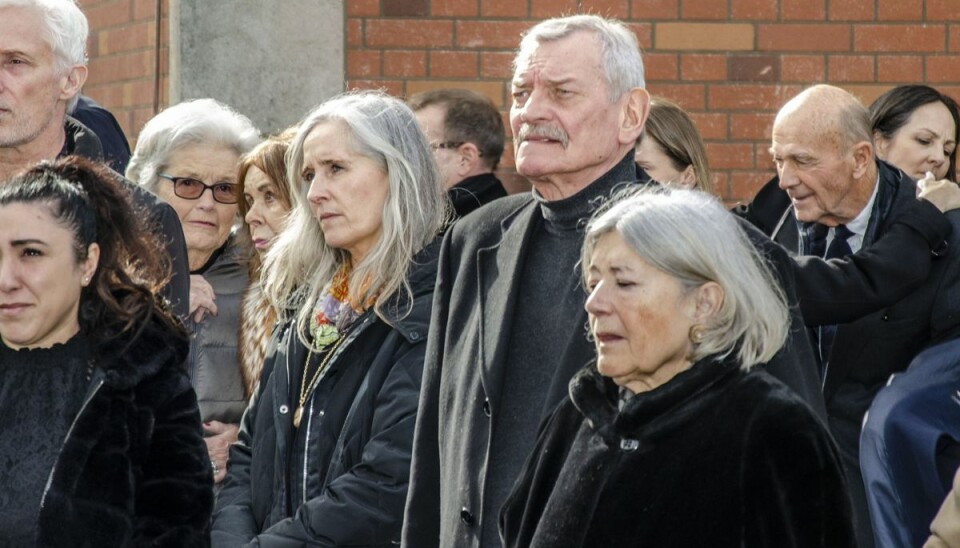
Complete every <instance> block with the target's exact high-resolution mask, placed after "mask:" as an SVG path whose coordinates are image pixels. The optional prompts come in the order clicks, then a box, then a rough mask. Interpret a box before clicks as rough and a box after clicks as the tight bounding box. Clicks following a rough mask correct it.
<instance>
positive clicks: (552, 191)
mask: <svg viewBox="0 0 960 548" xmlns="http://www.w3.org/2000/svg"><path fill="white" fill-rule="evenodd" d="M632 150H633V149H632V148H624V149H622V150H618V151H617V152H616V153H615V154H611V155H610V157H609V158H607V159H606V161H604V162H602V163H600V164H596V165H593V166H590V167H588V168H585V169H583V170H580V171H577V172H575V173H573V172H572V173H557V174H553V175H545V176H543V177H538V178H532V177H531V178H529V179H530V184H532V185H533V188H535V189H536V191H537V193H539V194H540V196H541V197H543V199H544V200H546V201H548V202H554V201H557V200H563V199H565V198H569V197H570V196H573V195H574V194H577V193H578V192H580V191H581V190H583V189H585V188H587V187H588V186H590V184H591V183H593V182H594V181H596V180H597V179H599V178H600V177H602V176H604V175H605V174H606V173H608V172H609V171H610V170H611V169H613V168H614V167H616V165H617V164H619V163H620V162H621V161H622V160H623V158H624V156H625V155H626V154H627V152H630V151H632ZM521 175H522V174H521ZM633 178H636V177H633Z"/></svg>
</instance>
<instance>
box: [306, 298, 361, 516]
mask: <svg viewBox="0 0 960 548" xmlns="http://www.w3.org/2000/svg"><path fill="white" fill-rule="evenodd" d="M368 314H369V311H368ZM372 317H375V316H373V315H368V316H367V317H366V318H364V319H363V321H362V322H361V323H360V325H358V326H357V329H354V330H352V331H351V333H350V334H349V335H348V336H347V340H345V341H343V344H342V345H340V347H339V348H337V349H336V353H335V354H334V355H333V356H331V358H330V364H329V366H328V367H327V370H328V371H329V369H330V367H333V364H334V363H336V361H337V359H338V358H339V357H340V355H341V354H343V352H344V349H345V348H347V347H349V346H350V343H352V342H353V341H354V340H356V338H357V337H359V336H360V334H361V333H363V332H364V331H366V329H367V326H368V325H370V324H371V323H372V320H371V319H370V318H372ZM288 356H289V354H288ZM288 375H289V374H288ZM324 377H326V374H325V373H324V374H321V375H320V376H319V377H318V378H317V381H316V382H315V383H313V384H312V385H311V386H310V408H309V410H308V411H307V437H306V439H305V440H304V442H303V477H302V478H301V485H302V488H301V489H302V491H303V495H302V497H301V499H300V500H301V501H302V502H301V504H303V503H306V502H307V462H309V461H310V425H311V424H312V423H313V403H314V393H313V391H314V390H315V389H316V387H317V386H318V385H319V384H320V381H322V380H323V378H324Z"/></svg>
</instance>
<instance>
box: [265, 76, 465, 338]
mask: <svg viewBox="0 0 960 548" xmlns="http://www.w3.org/2000/svg"><path fill="white" fill-rule="evenodd" d="M331 122H333V123H338V124H341V125H342V127H343V132H342V134H341V135H340V136H339V137H338V138H340V139H343V140H344V141H345V142H347V143H349V145H350V146H351V147H352V148H353V150H354V151H355V152H357V153H358V154H360V155H362V156H365V157H367V158H369V159H371V160H373V161H374V162H376V163H377V164H378V165H379V166H380V168H381V169H382V170H383V172H384V173H385V174H386V177H387V185H388V189H387V198H386V202H385V203H384V205H383V211H382V215H381V222H382V226H381V235H380V239H379V240H378V241H377V242H376V243H375V244H374V246H373V247H372V248H371V249H370V251H369V252H368V253H367V254H366V256H365V257H364V258H363V260H362V261H360V262H359V263H354V264H353V265H352V267H353V270H352V272H351V275H350V287H351V288H356V293H354V290H353V289H351V294H350V297H351V299H354V300H355V301H356V302H361V303H363V302H369V300H371V299H375V302H374V307H375V310H376V311H377V313H379V314H381V316H382V315H383V313H384V307H385V306H386V305H387V304H388V301H389V299H390V298H391V297H393V296H395V294H396V293H398V292H400V291H403V292H406V293H407V295H409V294H410V288H409V284H408V283H407V278H406V275H407V270H408V268H409V267H410V265H411V262H412V261H413V258H414V255H416V254H417V252H419V251H420V250H421V249H423V248H424V247H426V246H427V244H429V243H430V242H431V241H433V239H434V238H435V237H436V236H437V234H438V233H439V232H440V229H441V227H442V226H443V224H444V223H445V222H446V220H447V218H448V216H449V203H448V200H447V198H446V195H445V194H444V192H443V189H442V187H441V177H440V172H439V170H438V168H437V166H436V162H435V161H434V157H433V152H432V151H431V150H430V145H429V143H428V142H427V139H426V137H425V136H424V135H423V132H422V131H420V127H419V125H417V120H416V118H415V117H414V114H413V111H412V110H410V107H408V106H407V105H406V104H405V103H404V102H403V101H401V100H399V99H397V98H395V97H391V96H389V95H386V94H385V93H383V92H378V91H362V92H349V93H344V94H341V95H339V96H337V97H334V98H332V99H330V100H328V101H326V102H324V103H323V104H321V105H320V106H318V107H316V108H315V109H313V110H312V111H311V112H310V113H309V114H307V116H306V118H304V120H303V121H302V122H300V124H299V126H298V130H297V136H296V137H294V139H293V142H291V143H290V148H289V149H288V150H287V174H288V177H287V178H288V180H289V182H290V194H291V198H292V199H293V207H292V210H291V213H290V218H289V220H288V222H287V229H286V230H284V231H283V232H282V233H281V234H280V236H279V238H278V240H277V243H276V244H275V245H274V246H273V247H272V248H271V249H270V251H269V252H268V253H267V257H266V260H265V264H264V271H265V272H266V277H265V281H264V291H265V293H266V294H267V295H268V296H269V298H270V299H271V300H272V301H273V302H274V303H276V304H278V305H279V309H280V310H283V311H287V310H291V309H293V308H298V309H299V311H298V313H297V326H298V332H299V335H300V336H301V338H304V339H305V336H306V330H307V326H309V320H310V316H311V315H312V313H313V307H314V305H315V303H316V301H317V298H318V297H319V295H320V291H321V290H322V289H323V287H324V285H326V283H327V282H329V281H330V280H331V279H332V278H333V275H334V272H336V270H337V269H338V268H339V267H340V265H342V264H343V263H344V262H345V261H347V260H348V259H349V256H348V255H347V253H346V252H345V251H343V250H341V249H335V248H333V247H330V246H329V245H328V244H327V243H326V240H325V239H324V236H323V231H322V230H321V228H320V223H319V221H318V220H317V219H316V217H314V214H313V208H311V207H310V204H309V202H308V200H307V192H308V191H309V189H310V183H308V182H307V181H305V180H304V176H303V169H304V158H303V155H304V141H306V139H307V137H308V136H309V135H310V133H312V132H313V130H314V129H316V127H317V126H319V125H321V124H325V123H331ZM377 213H378V214H379V213H381V212H377ZM407 302H410V301H409V299H408V300H407ZM397 312H399V313H401V314H402V313H403V312H404V311H397ZM391 315H393V314H391Z"/></svg>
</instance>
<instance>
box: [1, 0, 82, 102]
mask: <svg viewBox="0 0 960 548" xmlns="http://www.w3.org/2000/svg"><path fill="white" fill-rule="evenodd" d="M0 8H32V9H35V10H37V11H39V12H40V16H41V19H42V20H43V22H44V28H42V29H37V30H38V31H39V32H41V33H42V34H43V35H44V38H45V39H46V41H47V43H49V44H50V47H51V49H53V57H54V59H55V60H56V64H57V65H56V66H57V71H58V72H59V73H60V74H66V73H67V72H68V71H69V70H70V69H71V68H73V67H75V66H77V65H82V66H86V64H87V36H88V35H89V34H90V26H89V24H88V23H87V17H86V16H85V15H84V14H83V12H82V11H80V8H79V7H78V6H77V4H76V2H75V1H74V0H0ZM79 100H80V93H77V94H76V95H74V96H73V97H72V98H70V101H68V103H67V112H70V111H72V110H73V108H74V106H75V105H76V104H77V101H79Z"/></svg>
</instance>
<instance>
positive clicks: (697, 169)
mask: <svg viewBox="0 0 960 548" xmlns="http://www.w3.org/2000/svg"><path fill="white" fill-rule="evenodd" d="M648 136H649V137H650V138H652V139H653V140H654V141H656V142H657V144H659V145H660V147H661V148H662V149H663V151H664V152H665V153H666V154H667V156H668V157H669V158H670V161H671V162H672V163H673V168H674V169H676V170H677V171H683V170H685V169H687V166H693V171H694V174H695V175H696V178H697V186H696V188H697V189H699V190H702V191H704V192H712V191H713V183H711V181H710V167H709V165H708V164H707V151H706V148H705V147H704V145H703V138H701V137H700V132H698V131H697V126H696V125H694V123H693V120H692V119H691V118H690V115H689V114H687V113H686V112H685V111H684V110H683V109H682V108H680V105H677V104H676V103H674V102H672V101H669V100H667V99H664V98H662V97H653V98H651V99H650V115H649V116H648V118H647V123H646V125H644V127H643V133H642V134H641V135H640V138H639V139H637V144H639V143H640V142H641V141H642V140H643V139H645V138H647V137H648Z"/></svg>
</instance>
